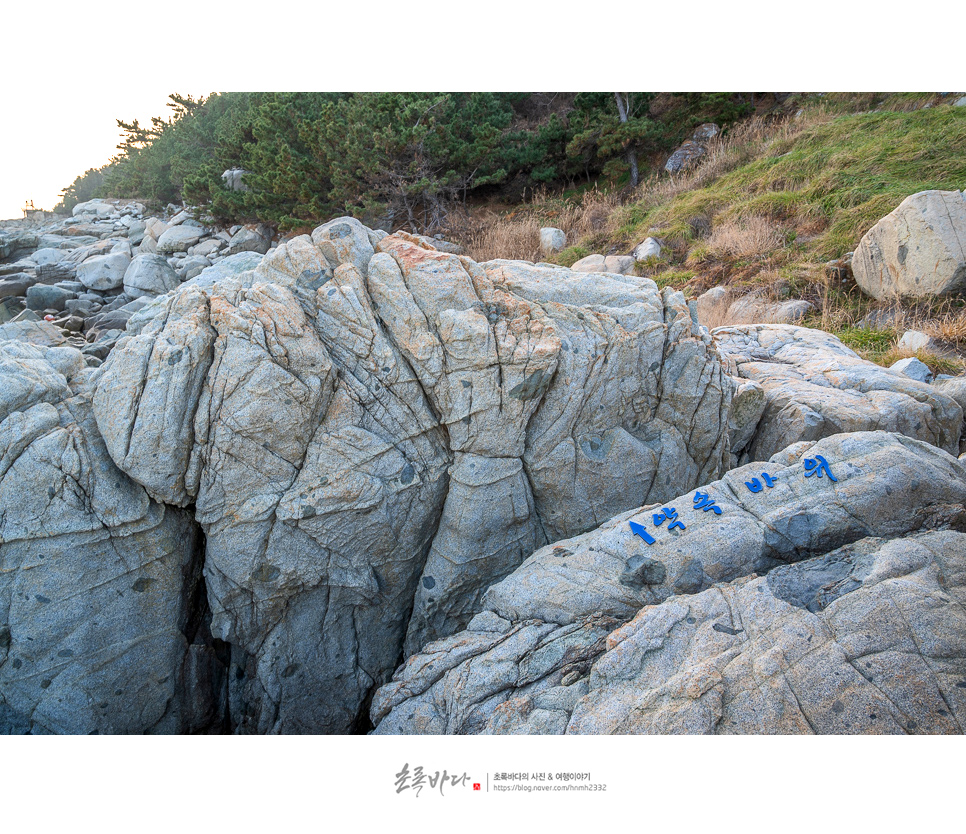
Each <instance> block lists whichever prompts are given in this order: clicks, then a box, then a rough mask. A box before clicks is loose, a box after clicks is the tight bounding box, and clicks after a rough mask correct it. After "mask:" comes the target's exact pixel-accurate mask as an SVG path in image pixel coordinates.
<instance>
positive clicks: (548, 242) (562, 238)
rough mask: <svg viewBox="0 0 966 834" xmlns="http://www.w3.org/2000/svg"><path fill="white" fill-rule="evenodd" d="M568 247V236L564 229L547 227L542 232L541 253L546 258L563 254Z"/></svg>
mask: <svg viewBox="0 0 966 834" xmlns="http://www.w3.org/2000/svg"><path fill="white" fill-rule="evenodd" d="M566 246H567V234H566V233H565V232H564V230H563V229H555V228H554V227H553V226H546V227H544V228H542V229H541V230H540V252H541V254H542V255H543V256H544V257H547V256H548V255H553V254H555V253H557V252H562V251H563V250H564V248H565V247H566Z"/></svg>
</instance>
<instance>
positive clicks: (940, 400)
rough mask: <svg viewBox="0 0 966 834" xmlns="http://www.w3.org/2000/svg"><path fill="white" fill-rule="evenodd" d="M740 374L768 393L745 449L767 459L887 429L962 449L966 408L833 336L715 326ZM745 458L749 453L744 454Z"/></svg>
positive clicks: (807, 331)
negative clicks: (806, 444) (835, 437)
mask: <svg viewBox="0 0 966 834" xmlns="http://www.w3.org/2000/svg"><path fill="white" fill-rule="evenodd" d="M714 338H715V343H716V344H717V346H718V348H719V350H721V352H722V353H723V354H724V355H725V356H726V357H727V358H728V359H729V361H730V362H733V363H734V369H735V374H736V375H737V376H740V377H742V378H743V379H749V380H753V381H755V382H757V383H758V384H759V385H761V386H762V388H763V389H764V391H765V397H766V404H765V410H764V414H763V415H762V417H761V420H760V422H759V424H758V427H757V430H756V431H755V434H754V436H753V438H752V440H751V442H750V443H749V445H748V447H747V455H748V458H747V459H749V460H767V459H768V458H770V457H771V456H772V455H774V454H775V453H776V452H778V451H780V450H782V449H784V448H785V447H786V446H789V445H791V444H792V443H797V442H798V441H801V440H818V439H820V438H822V437H828V436H829V435H832V434H836V433H838V432H850V431H870V430H877V429H882V430H885V431H896V432H900V433H901V434H904V435H906V436H907V437H914V438H917V439H919V440H924V441H926V442H927V443H931V444H933V445H934V446H938V447H939V448H941V449H945V450H946V451H948V452H951V453H952V452H956V451H958V449H959V437H960V431H961V429H962V419H963V418H962V409H961V408H960V407H959V405H958V404H957V403H956V402H955V400H953V399H952V398H951V397H948V396H946V395H944V394H942V393H941V392H939V391H938V390H937V389H936V388H934V387H932V386H931V385H927V384H925V383H923V382H918V381H916V380H913V379H910V378H908V377H906V376H903V375H902V374H900V373H897V372H895V371H892V370H889V369H887V368H882V367H880V366H878V365H875V364H873V363H871V362H866V361H865V360H863V359H861V358H859V356H858V355H857V354H856V353H854V352H853V351H851V350H849V348H847V347H845V345H843V344H842V343H841V342H840V341H839V340H838V339H836V338H835V337H834V336H831V335H829V334H828V333H824V332H823V331H821V330H811V329H808V328H805V327H795V326H792V325H774V324H773V325H769V324H761V325H744V326H740V327H721V328H718V329H716V330H715V331H714ZM743 460H744V458H743Z"/></svg>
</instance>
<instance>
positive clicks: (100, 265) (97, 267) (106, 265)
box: [77, 252, 131, 290]
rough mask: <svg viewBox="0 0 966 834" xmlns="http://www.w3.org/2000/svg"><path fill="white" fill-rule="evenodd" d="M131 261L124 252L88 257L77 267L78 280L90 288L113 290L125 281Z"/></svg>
mask: <svg viewBox="0 0 966 834" xmlns="http://www.w3.org/2000/svg"><path fill="white" fill-rule="evenodd" d="M130 263H131V258H130V256H129V255H125V254H124V253H122V252H117V253H114V254H108V255H99V256H94V257H92V258H87V260H85V261H83V262H82V263H81V264H80V265H79V266H78V267H77V280H78V281H80V282H81V283H82V284H83V285H84V286H85V287H87V288H88V289H92V290H113V289H115V288H117V287H119V286H121V284H122V283H123V281H124V273H125V271H126V270H127V268H128V267H129V265H130Z"/></svg>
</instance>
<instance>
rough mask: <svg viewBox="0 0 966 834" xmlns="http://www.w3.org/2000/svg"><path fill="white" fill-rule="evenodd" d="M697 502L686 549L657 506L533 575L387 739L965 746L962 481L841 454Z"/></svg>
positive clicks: (766, 467)
mask: <svg viewBox="0 0 966 834" xmlns="http://www.w3.org/2000/svg"><path fill="white" fill-rule="evenodd" d="M823 462H824V463H825V464H827V465H828V469H827V470H825V469H823V468H821V464H822V463H823ZM813 465H814V468H813ZM762 473H765V474H767V476H768V478H765V476H764V475H763V474H762ZM809 473H810V474H809ZM819 473H821V474H819ZM833 478H834V479H835V480H833ZM769 484H770V486H769ZM697 493H699V495H692V494H691V493H690V492H689V493H687V494H684V495H682V496H680V497H679V498H677V499H676V500H674V501H671V502H668V503H667V504H665V505H663V507H670V508H673V509H674V510H676V513H671V514H670V515H672V517H673V516H676V519H677V521H679V522H681V523H682V524H683V526H684V529H675V530H670V529H668V524H670V523H671V520H670V519H667V518H666V519H665V521H664V522H663V523H662V525H661V526H657V525H656V524H655V521H654V518H655V515H656V514H657V515H660V514H661V511H662V509H663V508H662V505H654V506H651V507H643V508H641V509H640V510H637V511H634V512H630V513H625V514H622V515H620V516H617V517H615V518H614V519H612V520H611V521H609V522H607V523H606V524H604V525H603V526H602V527H600V528H599V529H598V530H595V531H593V532H592V533H588V534H585V535H583V536H578V537H576V538H572V539H569V540H564V541H559V542H557V543H556V544H553V545H549V546H547V547H545V548H543V549H542V550H540V551H538V552H537V553H535V554H534V555H533V556H531V557H530V558H529V559H527V560H526V562H524V564H523V565H521V566H520V567H519V568H517V570H516V571H514V572H513V573H512V574H511V575H510V576H508V577H507V578H506V579H504V580H503V581H502V582H500V583H498V584H497V585H494V586H493V587H492V588H490V589H489V591H488V592H487V593H486V595H485V597H484V610H483V612H481V613H480V614H478V615H477V616H476V617H475V618H474V620H473V621H471V623H470V624H469V626H468V628H467V629H466V630H465V631H463V632H460V633H458V634H456V635H453V636H451V637H448V638H445V639H443V640H439V641H437V642H434V643H432V644H429V645H427V646H426V647H425V648H424V650H423V651H422V652H421V653H419V654H416V655H414V656H412V657H410V658H409V659H408V660H407V661H406V663H405V664H404V665H403V666H402V667H401V668H400V669H399V670H398V671H397V672H396V674H395V675H394V676H393V681H392V682H391V683H389V684H387V685H386V686H384V687H382V688H381V689H380V690H379V691H378V692H377V693H376V695H375V696H374V698H373V703H372V719H373V722H374V723H375V724H376V725H377V726H376V732H377V733H379V734H395V733H563V732H567V733H579V732H584V733H647V732H746V733H748V732H766V733H768V732H770V733H774V732H876V731H880V732H881V731H887V732H907V731H918V732H962V726H961V725H962V721H963V720H964V719H966V697H964V696H962V695H959V694H957V693H958V692H959V691H961V688H959V687H957V684H958V683H960V681H962V680H963V679H966V616H964V615H963V613H962V604H963V602H964V601H966V592H964V588H963V583H964V581H966V535H963V534H962V533H961V532H955V530H957V529H958V530H962V529H966V510H964V507H963V501H964V500H966V465H964V464H963V463H962V462H960V461H957V460H956V459H955V458H953V457H951V456H950V455H948V454H946V453H945V452H943V451H941V450H939V449H936V448H935V447H933V446H930V445H928V444H926V443H923V442H920V441H917V440H911V439H909V438H907V437H904V436H902V435H899V434H894V433H891V434H890V433H885V432H870V433H864V432H863V433H854V434H840V435H836V436H834V437H830V438H826V439H824V440H821V441H819V442H817V443H801V444H797V445H796V446H795V447H792V448H790V449H787V450H785V451H783V452H782V453H781V454H779V455H776V456H775V458H774V459H773V460H772V461H770V462H769V463H767V464H760V463H759V464H749V465H747V466H744V467H742V468H740V469H736V470H732V471H730V472H728V473H727V474H726V475H725V476H724V477H723V478H722V479H721V480H719V481H717V482H715V483H711V484H709V485H707V486H706V487H702V488H701V489H700V490H698V491H697ZM702 496H704V498H702ZM695 497H698V498H699V499H701V500H699V501H697V502H696V501H695V500H694V498H695ZM707 501H711V502H714V503H713V504H708V503H707ZM697 504H702V505H706V506H708V509H701V508H699V507H698V506H697ZM714 507H717V508H718V509H720V510H721V514H720V515H718V514H717V513H715V512H714ZM632 524H634V525H635V526H636V525H640V526H639V527H637V529H638V530H640V531H641V533H643V534H646V535H649V536H651V538H652V539H653V540H654V544H647V543H645V541H644V539H643V538H642V536H641V535H638V534H636V533H635V530H634V528H632V526H631V525H632ZM919 531H923V532H919ZM626 621H630V622H629V624H628V625H626V626H624V627H622V628H621V627H619V626H620V624H621V623H623V622H626Z"/></svg>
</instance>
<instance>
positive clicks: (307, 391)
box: [93, 218, 737, 732]
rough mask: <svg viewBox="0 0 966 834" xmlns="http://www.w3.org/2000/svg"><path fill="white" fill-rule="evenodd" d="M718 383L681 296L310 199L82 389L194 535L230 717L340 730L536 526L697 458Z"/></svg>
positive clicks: (590, 507) (493, 576)
mask: <svg viewBox="0 0 966 834" xmlns="http://www.w3.org/2000/svg"><path fill="white" fill-rule="evenodd" d="M736 386H737V383H736V381H735V380H734V379H733V378H732V377H731V376H729V375H728V374H727V373H725V371H724V369H723V367H722V364H721V360H720V358H719V356H718V354H717V351H716V349H715V348H714V346H713V344H712V343H711V340H710V337H709V336H708V335H707V332H706V331H702V330H701V329H699V328H698V326H697V324H696V323H695V322H694V321H693V319H692V317H691V314H690V311H689V309H688V306H687V304H686V302H685V300H684V297H683V295H681V294H680V293H675V292H671V291H669V290H664V291H663V292H661V291H659V290H658V289H657V287H656V285H655V284H654V283H653V282H651V281H650V280H648V279H644V278H634V277H632V276H616V275H604V274H601V275H586V274H577V273H572V272H570V270H566V269H561V268H550V267H540V266H534V265H532V264H527V263H523V262H502V261H495V262H490V263H487V264H482V265H481V264H476V263H475V262H473V261H471V260H469V259H467V258H464V257H459V256H456V255H452V254H447V253H444V252H440V251H436V250H435V249H433V248H431V247H430V246H428V245H427V244H426V243H425V242H424V241H423V240H421V239H418V238H415V237H412V236H409V235H406V234H404V233H397V234H395V235H391V236H386V235H385V234H384V233H378V232H373V231H371V230H368V229H366V228H365V227H364V226H362V225H361V224H359V223H358V222H357V221H354V220H350V219H347V218H341V219H339V220H335V221H332V222H330V223H327V224H325V225H324V226H321V227H319V228H318V229H316V230H315V231H314V232H313V234H312V235H311V236H307V235H304V236H301V237H297V238H294V239H292V240H290V241H288V242H287V243H285V244H282V245H280V246H279V247H278V248H277V249H275V250H274V251H273V252H270V253H269V254H268V255H267V256H266V257H265V258H264V260H262V261H261V263H260V264H259V265H258V266H257V268H256V269H255V270H254V271H243V272H241V273H238V274H237V275H233V276H225V277H223V278H216V279H214V280H212V281H210V282H208V283H203V282H194V283H190V282H189V283H188V284H185V285H183V286H182V287H181V288H180V289H178V290H176V291H175V292H173V293H170V294H168V295H166V296H162V297H161V298H160V299H158V300H156V301H155V302H153V303H152V304H151V305H149V307H146V308H144V309H143V310H141V311H139V312H138V313H136V314H135V315H134V316H133V317H132V319H131V321H130V322H129V324H128V328H127V334H126V336H125V338H123V339H121V340H120V341H119V342H118V344H117V346H116V347H115V349H114V350H113V351H112V353H111V355H110V358H109V359H108V361H107V362H106V363H105V365H104V367H103V368H102V369H101V373H100V377H99V380H98V384H97V390H96V393H95V395H94V400H93V408H94V414H95V417H96V420H97V426H98V429H99V431H100V433H101V434H102V436H103V438H104V443H105V445H106V447H107V450H108V451H109V453H110V455H111V457H112V458H113V460H114V461H115V462H116V464H117V466H119V467H120V469H122V470H123V471H124V472H126V473H127V474H128V475H129V476H130V477H131V478H132V479H134V480H136V481H137V482H138V483H140V484H142V485H143V486H144V489H145V490H146V492H147V493H148V495H150V496H151V498H152V499H153V500H155V501H157V502H162V503H164V504H166V505H169V506H175V507H186V508H189V509H192V510H193V511H194V514H195V517H196V519H197V521H198V522H199V523H200V525H201V527H202V528H203V530H204V533H205V536H206V548H205V560H204V575H205V581H206V587H207V594H208V597H209V600H210V605H211V612H212V620H211V631H212V634H213V636H214V638H216V639H218V640H220V641H224V643H225V644H228V645H229V646H230V647H231V663H232V670H231V674H230V675H229V680H230V693H229V706H230V711H231V721H232V724H233V725H234V726H236V727H237V728H238V729H239V730H241V731H243V732H347V731H349V730H351V729H353V728H359V727H361V726H364V724H365V720H366V701H367V698H368V696H369V695H370V693H371V691H372V690H373V689H374V687H376V686H378V685H380V684H382V683H384V682H386V681H387V680H388V679H389V676H390V674H391V673H392V670H393V669H394V668H395V667H396V666H397V665H398V663H399V662H400V660H401V659H402V658H403V657H404V656H405V655H404V654H403V653H404V651H405V653H406V654H409V653H411V652H413V651H418V650H419V649H420V648H421V647H422V646H423V645H424V644H425V643H426V642H428V641H430V640H434V639H438V638H440V637H445V636H447V635H449V634H452V633H453V632H455V631H457V630H459V629H460V628H462V627H464V626H465V625H466V624H467V623H468V622H469V621H470V619H471V618H472V617H473V616H474V615H475V614H476V613H477V612H478V611H479V610H480V608H481V606H482V601H481V597H482V595H483V592H484V591H485V590H486V589H487V588H488V587H489V586H490V585H492V584H493V583H494V582H497V581H499V580H500V579H502V578H503V577H505V576H506V575H507V574H509V573H510V572H511V571H513V570H514V568H516V567H517V566H518V565H519V564H520V563H521V562H523V560H524V559H525V558H526V557H527V556H528V555H529V554H530V553H532V552H533V551H534V550H535V549H537V548H539V547H540V546H542V545H543V544H545V543H546V542H547V541H553V540H555V539H558V538H560V537H567V536H573V535H576V534H579V533H582V532H584V531H586V530H588V529H593V528H594V527H595V526H596V525H598V524H599V523H601V521H603V520H604V519H607V518H609V517H611V516H612V515H614V513H617V512H621V511H625V510H628V509H631V508H633V507H637V506H640V505H641V504H643V503H647V502H654V501H663V500H667V499H668V498H671V497H673V495H675V494H676V493H677V492H678V491H679V490H680V488H681V487H682V486H686V485H691V486H695V485H698V484H700V483H704V482H706V481H708V480H712V479H714V478H716V477H718V476H720V475H721V473H722V472H723V471H724V470H725V469H726V468H727V466H728V464H729V463H730V448H729V442H730V437H731V435H732V434H733V433H734V432H735V430H736V429H735V426H734V425H733V424H732V422H731V421H730V407H731V400H732V396H733V393H734V390H735V388H736Z"/></svg>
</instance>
